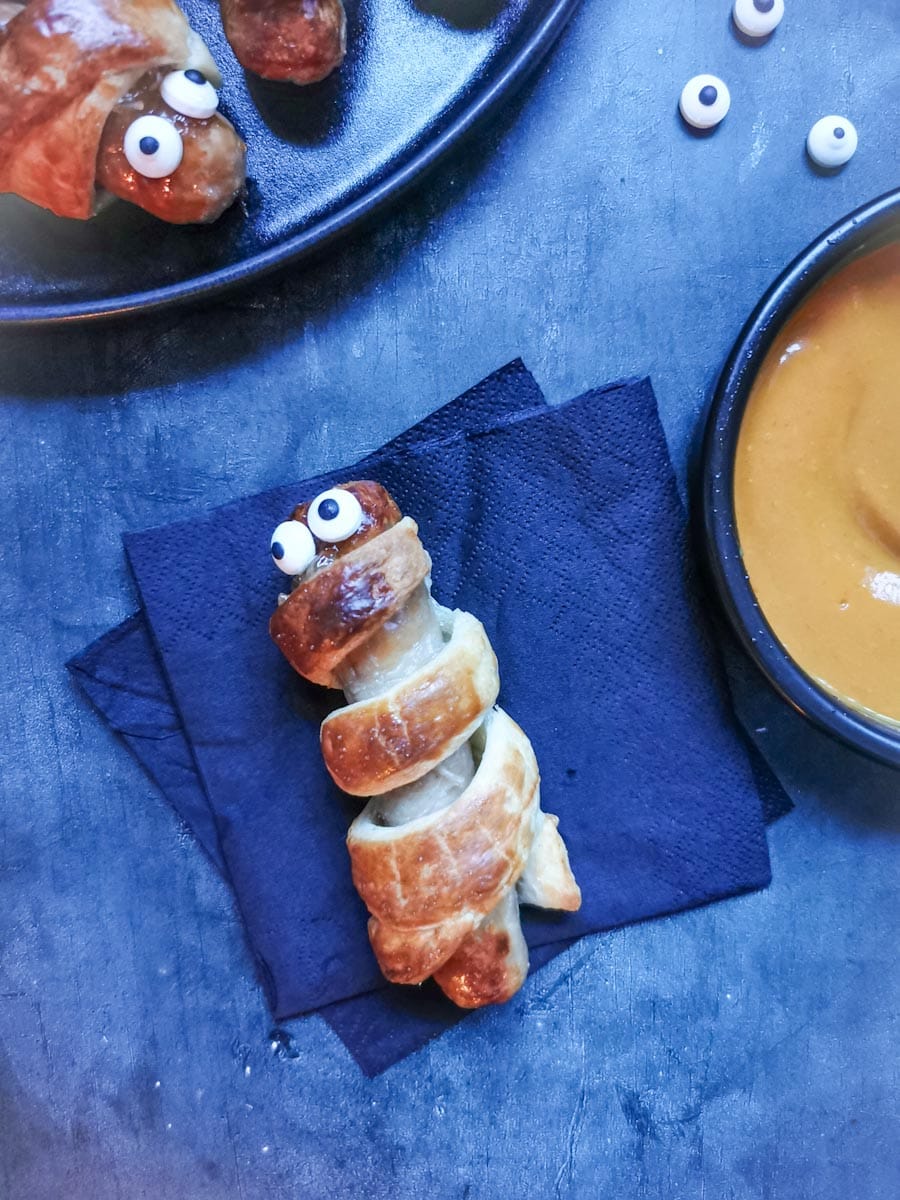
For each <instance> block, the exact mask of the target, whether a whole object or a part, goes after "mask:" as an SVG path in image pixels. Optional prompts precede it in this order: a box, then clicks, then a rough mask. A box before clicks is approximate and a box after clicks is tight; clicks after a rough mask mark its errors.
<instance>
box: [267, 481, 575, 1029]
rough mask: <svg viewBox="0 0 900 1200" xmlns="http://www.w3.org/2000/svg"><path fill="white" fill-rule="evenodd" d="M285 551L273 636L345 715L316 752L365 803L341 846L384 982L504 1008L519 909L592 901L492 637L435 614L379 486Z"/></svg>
mask: <svg viewBox="0 0 900 1200" xmlns="http://www.w3.org/2000/svg"><path fill="white" fill-rule="evenodd" d="M338 534H339V535H340V536H338ZM273 553H274V554H275V557H276V561H277V562H278V563H279V565H280V566H281V568H282V569H283V570H286V571H288V572H289V573H291V574H292V575H293V576H294V584H295V586H294V587H293V589H292V591H291V592H290V593H289V594H288V595H286V596H283V597H282V599H281V603H280V604H279V606H278V608H277V610H276V612H275V613H274V614H273V616H272V619H271V622H270V631H271V633H272V637H273V638H274V640H275V642H276V644H277V645H278V646H279V647H280V648H281V650H282V651H283V652H284V654H285V656H286V657H287V659H288V661H289V662H290V663H291V665H292V666H293V667H294V668H295V670H297V671H298V672H299V673H300V674H302V675H304V676H305V677H306V678H308V679H311V680H313V681H314V682H316V683H321V684H323V685H325V686H328V687H338V688H340V689H341V690H342V691H343V692H344V695H345V697H346V698H347V700H348V701H349V703H348V705H347V706H345V707H344V708H340V709H337V710H336V711H335V712H334V713H332V714H331V715H330V716H329V717H328V718H327V719H326V720H325V722H324V723H323V726H322V733H321V741H322V749H323V754H324V757H325V763H326V766H327V767H328V769H329V771H330V772H331V774H332V776H333V778H334V779H335V781H336V782H337V783H338V784H339V785H340V786H342V787H343V788H344V789H345V790H347V791H350V792H351V793H352V794H354V795H369V796H370V797H371V799H370V800H369V802H368V804H367V805H366V806H365V808H364V809H363V811H362V812H361V813H360V815H359V816H358V817H357V818H356V820H355V821H354V822H353V823H352V825H351V827H350V831H349V834H348V838H347V845H348V849H349V852H350V859H351V870H352V875H353V881H354V884H355V886H356V888H357V891H358V892H359V894H360V896H361V897H362V899H363V900H364V902H365V904H366V906H367V908H368V909H369V912H370V914H371V915H370V921H369V937H370V941H371V943H372V947H373V950H374V952H375V955H376V957H377V959H378V962H379V965H380V967H381V969H382V971H383V973H384V974H385V976H386V977H387V978H388V979H390V980H392V981H393V982H397V983H420V982H422V981H423V980H424V979H427V978H428V977H429V976H433V977H434V979H435V980H436V982H437V983H438V984H439V986H440V987H441V988H442V989H443V990H444V992H445V993H446V994H447V995H448V996H449V997H450V998H451V999H452V1000H453V1001H454V1002H455V1003H457V1004H459V1005H461V1006H463V1007H468V1008H474V1007H479V1006H481V1005H484V1004H494V1003H500V1002H502V1001H504V1000H506V999H508V998H509V997H510V996H511V995H513V994H514V993H515V992H516V991H517V990H518V988H519V987H520V986H521V984H522V982H523V981H524V979H525V975H526V974H527V970H528V953H527V947H526V945H525V940H524V938H523V936H522V930H521V925H520V921H519V902H520V900H521V901H523V902H526V903H529V904H536V905H540V906H543V907H553V908H558V909H564V910H570V911H571V910H574V909H577V908H578V907H579V906H580V903H581V894H580V891H579V889H578V885H577V883H576V882H575V880H574V877H573V876H572V872H571V869H570V867H569V862H568V854H567V851H566V847H565V844H564V842H563V840H562V838H561V837H560V835H559V832H558V828H557V824H558V822H557V819H556V817H554V816H552V815H550V814H547V813H544V812H543V811H542V809H541V807H540V788H539V772H538V766H537V762H536V760H535V756H534V751H533V749H532V747H531V743H530V742H529V740H528V738H527V737H526V735H525V734H524V732H523V731H522V730H521V729H520V728H519V726H518V725H517V724H516V723H515V722H514V721H513V720H512V719H511V718H510V717H509V716H508V715H507V714H506V713H505V712H503V710H502V709H499V708H496V707H495V706H494V705H495V701H496V699H497V693H498V688H499V680H498V675H497V662H496V658H495V656H494V653H493V650H492V649H491V647H490V643H489V641H488V638H487V635H486V633H485V631H484V628H483V627H482V626H481V624H480V622H478V621H477V619H476V618H475V617H473V616H472V615H471V614H468V613H460V612H451V611H449V610H447V609H445V608H442V607H441V606H439V605H437V604H436V603H435V602H434V600H433V599H432V597H431V593H430V569H431V561H430V559H429V557H428V555H427V553H426V552H425V550H424V548H423V547H422V544H421V542H420V541H419V538H418V529H417V526H416V524H415V522H414V521H413V520H412V519H411V518H409V517H401V515H400V512H399V510H398V509H397V507H396V505H395V503H394V501H393V500H392V498H391V497H390V496H389V494H388V493H387V492H386V491H385V490H384V489H383V488H381V487H380V485H378V484H375V483H372V482H369V481H363V482H354V483H347V484H343V485H341V486H340V487H339V488H335V489H331V490H329V491H328V492H325V493H323V494H322V495H321V496H319V497H316V499H315V500H314V501H313V502H312V504H310V505H300V506H299V507H298V508H297V509H296V510H295V511H294V513H293V515H292V518H291V520H290V521H288V522H284V523H283V524H282V525H280V526H279V527H278V529H277V530H276V533H275V537H274V539H273Z"/></svg>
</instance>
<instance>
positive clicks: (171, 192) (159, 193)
mask: <svg viewBox="0 0 900 1200" xmlns="http://www.w3.org/2000/svg"><path fill="white" fill-rule="evenodd" d="M0 23H2V24H3V29H2V33H0V191H6V192H15V193H16V194H17V195H19V196H22V197H24V198H25V199H26V200H30V201H32V202H33V203H35V204H39V205H41V206H42V207H44V208H49V209H50V210H51V211H52V212H55V213H57V214H58V215H59V216H64V217H76V218H80V219H86V218H88V217H90V216H91V215H92V214H93V213H94V212H95V211H96V208H97V204H98V199H99V195H100V193H99V192H98V189H103V190H104V191H106V192H109V193H112V194H113V195H116V196H121V197H122V198H124V199H127V200H129V201H131V202H132V203H134V204H137V205H139V206H140V207H141V208H144V209H146V210H147V211H148V212H152V213H154V214H155V215H157V216H159V217H162V218H163V219H164V220H166V221H172V222H175V223H179V224H182V223H187V222H195V221H212V220H215V218H216V217H218V216H219V215H220V214H221V213H222V212H223V211H224V210H225V209H226V208H227V207H228V206H229V205H230V204H231V203H232V202H233V201H234V199H235V197H236V196H237V195H238V193H239V191H240V190H241V188H242V186H243V183H244V177H245V165H244V159H245V147H244V144H243V142H242V141H241V139H240V138H239V137H238V135H237V133H236V132H235V131H234V128H233V127H232V126H231V124H230V123H229V122H228V121H226V120H225V118H224V117H222V116H221V115H220V114H219V113H218V112H217V111H216V108H217V105H218V97H217V93H216V90H215V88H216V86H217V85H218V84H220V83H221V78H220V76H219V72H218V70H217V68H216V65H215V63H214V62H213V60H212V58H211V56H210V53H209V50H208V49H207V47H206V46H205V44H204V43H203V41H202V40H201V38H200V37H199V36H198V35H197V34H196V33H195V32H194V31H193V30H192V29H191V28H190V26H189V25H188V23H187V20H186V19H185V17H184V14H183V13H182V12H181V10H180V9H178V8H177V7H176V6H175V4H173V3H172V0H28V3H27V4H26V5H24V7H23V6H22V5H14V4H10V3H3V4H0Z"/></svg>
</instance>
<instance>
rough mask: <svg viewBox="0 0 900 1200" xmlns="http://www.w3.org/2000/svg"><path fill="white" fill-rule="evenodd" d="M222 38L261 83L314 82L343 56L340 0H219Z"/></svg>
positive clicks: (344, 37) (343, 20) (343, 25)
mask: <svg viewBox="0 0 900 1200" xmlns="http://www.w3.org/2000/svg"><path fill="white" fill-rule="evenodd" d="M221 5H222V21H223V24H224V26H225V34H226V36H227V37H228V40H229V42H231V46H232V49H233V50H234V53H235V55H236V57H237V60H238V62H239V63H240V64H241V66H243V67H246V68H247V70H248V71H253V72H254V73H255V74H256V75H261V76H262V77H263V78H264V79H279V80H286V81H289V82H290V83H318V81H319V80H320V79H324V78H325V76H326V75H330V74H331V72H332V71H333V70H334V69H335V67H337V66H339V65H340V64H341V62H342V61H343V58H344V52H345V50H346V44H347V20H346V16H345V14H344V6H343V4H342V3H341V0H221Z"/></svg>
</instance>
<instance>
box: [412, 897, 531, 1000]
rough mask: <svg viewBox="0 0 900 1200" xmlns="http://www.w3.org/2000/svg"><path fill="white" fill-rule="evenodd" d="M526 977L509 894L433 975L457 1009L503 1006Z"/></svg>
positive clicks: (524, 949)
mask: <svg viewBox="0 0 900 1200" xmlns="http://www.w3.org/2000/svg"><path fill="white" fill-rule="evenodd" d="M527 974H528V947H527V946H526V944H525V939H524V937H523V936H522V927H521V925H520V924H519V910H518V904H517V902H516V898H515V893H514V892H513V891H509V892H508V893H507V896H506V898H505V900H503V901H501V903H500V904H499V905H498V906H497V908H496V909H495V910H494V912H492V913H491V914H490V915H489V916H488V917H486V918H485V920H484V921H483V922H482V924H481V925H480V926H479V927H478V928H477V929H476V930H474V932H473V933H471V934H470V935H469V936H468V937H467V938H466V939H465V940H464V941H463V942H461V943H460V946H459V949H458V950H457V951H456V952H455V953H454V954H452V955H451V956H450V958H448V959H447V961H446V962H445V963H443V964H442V965H441V966H440V967H438V968H437V969H436V970H435V972H434V980H435V983H437V985H438V986H439V987H440V989H441V991H442V992H443V993H444V994H445V995H446V996H447V997H448V998H449V999H450V1000H452V1001H453V1003H454V1004H458V1005H459V1007H460V1008H483V1007H484V1006H485V1005H486V1004H505V1003H506V1001H507V1000H509V998H510V997H511V996H514V995H515V994H516V992H517V991H518V990H519V988H520V987H521V986H522V984H523V983H524V982H525V976H526V975H527Z"/></svg>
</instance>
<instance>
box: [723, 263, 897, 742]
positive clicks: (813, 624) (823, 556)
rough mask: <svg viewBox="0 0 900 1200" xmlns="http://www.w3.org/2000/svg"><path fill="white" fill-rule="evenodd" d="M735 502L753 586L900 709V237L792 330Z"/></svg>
mask: <svg viewBox="0 0 900 1200" xmlns="http://www.w3.org/2000/svg"><path fill="white" fill-rule="evenodd" d="M734 503H735V515H736V518H737V529H738V537H739V540H740V546H741V552H742V554H743V558H744V565H745V567H746V570H747V574H748V576H749V579H750V583H751V586H752V588H753V591H754V593H755V594H756V597H757V599H758V601H759V604H760V606H761V608H762V610H763V613H764V614H765V616H766V619H767V620H768V622H769V624H770V625H771V627H772V629H773V631H774V632H775V634H776V636H777V637H778V639H779V640H780V641H781V643H782V644H783V645H784V647H785V649H786V650H787V651H788V653H789V654H790V655H791V657H792V658H793V659H794V661H795V662H796V663H797V665H798V666H799V667H801V668H802V669H803V670H804V671H805V672H806V673H807V674H808V675H810V676H811V677H812V678H813V679H815V680H816V681H817V682H818V683H820V684H821V685H822V686H823V687H825V688H826V689H827V690H828V691H830V692H832V693H834V694H836V695H837V696H839V697H840V698H841V699H843V700H847V701H850V702H851V703H852V704H853V705H854V706H856V707H859V708H863V709H867V710H869V711H870V712H871V713H873V714H875V715H877V716H880V717H882V718H887V719H888V720H891V721H900V242H895V243H892V244H890V245H888V246H886V247H884V248H882V249H879V250H875V251H873V252H871V253H869V254H867V255H865V256H864V257H862V258H859V259H856V260H855V261H853V262H851V263H850V264H848V265H847V266H846V267H843V268H842V269H840V270H839V271H838V272H836V274H834V275H832V276H831V277H829V278H828V279H826V280H825V282H824V283H822V284H821V285H820V286H819V287H818V289H817V290H816V291H815V292H814V293H813V294H812V296H811V297H810V298H809V299H808V300H807V301H805V302H804V303H803V304H802V305H801V306H800V307H799V309H798V310H797V312H796V313H795V314H794V315H793V316H792V317H791V318H790V320H789V321H788V323H787V325H786V326H785V328H784V329H783V330H782V331H781V333H780V334H779V335H778V337H777V340H776V342H775V344H774V345H773V346H772V348H771V350H770V351H769V353H768V355H767V357H766V359H765V361H764V363H763V365H762V368H761V370H760V372H759V375H758V376H757V379H756V381H755V383H754V385H753V390H752V392H751V395H750V398H749V401H748V403H747V409H746V413H745V415H744V419H743V423H742V425H741V430H740V435H739V438H738V446H737V457H736V461H735V480H734Z"/></svg>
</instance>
